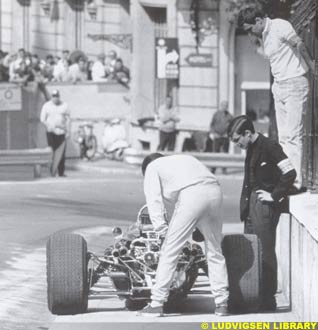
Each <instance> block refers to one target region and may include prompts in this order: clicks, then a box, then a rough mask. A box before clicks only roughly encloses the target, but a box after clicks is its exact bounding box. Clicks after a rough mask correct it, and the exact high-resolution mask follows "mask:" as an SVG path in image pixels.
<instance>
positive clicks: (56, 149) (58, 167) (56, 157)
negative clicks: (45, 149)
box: [46, 132, 66, 176]
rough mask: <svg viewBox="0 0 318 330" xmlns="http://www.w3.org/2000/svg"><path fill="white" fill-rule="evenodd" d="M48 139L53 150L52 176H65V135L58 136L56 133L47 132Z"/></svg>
mask: <svg viewBox="0 0 318 330" xmlns="http://www.w3.org/2000/svg"><path fill="white" fill-rule="evenodd" d="M46 137H47V144H48V145H49V146H50V147H51V148H52V150H53V158H52V164H51V175H52V176H55V175H56V174H57V173H58V175H59V176H63V175H64V171H65V150H66V141H65V135H64V134H63V135H56V134H54V133H51V132H47V133H46Z"/></svg>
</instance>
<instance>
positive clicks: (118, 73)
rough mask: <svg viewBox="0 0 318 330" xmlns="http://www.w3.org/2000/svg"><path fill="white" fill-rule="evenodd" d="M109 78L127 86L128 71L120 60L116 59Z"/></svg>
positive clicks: (128, 79)
mask: <svg viewBox="0 0 318 330" xmlns="http://www.w3.org/2000/svg"><path fill="white" fill-rule="evenodd" d="M109 78H110V79H111V80H115V81H117V82H118V83H120V84H123V85H125V86H128V83H129V81H130V71H129V69H128V68H127V67H125V66H124V64H123V61H122V59H120V58H118V59H117V60H116V63H115V66H114V71H113V72H112V73H111V74H110V75H109Z"/></svg>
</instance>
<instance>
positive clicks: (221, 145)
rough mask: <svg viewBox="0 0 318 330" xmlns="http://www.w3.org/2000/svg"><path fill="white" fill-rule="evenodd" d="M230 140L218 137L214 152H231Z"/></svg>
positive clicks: (214, 142)
mask: <svg viewBox="0 0 318 330" xmlns="http://www.w3.org/2000/svg"><path fill="white" fill-rule="evenodd" d="M229 145H230V140H229V138H227V137H218V138H215V139H214V141H213V152H229Z"/></svg>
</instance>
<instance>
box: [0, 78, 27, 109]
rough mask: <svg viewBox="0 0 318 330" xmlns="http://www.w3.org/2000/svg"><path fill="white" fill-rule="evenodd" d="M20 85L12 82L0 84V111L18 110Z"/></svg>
mask: <svg viewBox="0 0 318 330" xmlns="http://www.w3.org/2000/svg"><path fill="white" fill-rule="evenodd" d="M21 109H22V104H21V87H20V86H18V85H13V84H1V85H0V111H20V110H21Z"/></svg>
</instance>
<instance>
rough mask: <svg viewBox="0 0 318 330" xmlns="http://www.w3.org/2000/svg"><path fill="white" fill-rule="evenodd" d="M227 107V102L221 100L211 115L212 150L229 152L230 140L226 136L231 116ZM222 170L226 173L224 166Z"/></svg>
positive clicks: (213, 170) (210, 135)
mask: <svg viewBox="0 0 318 330" xmlns="http://www.w3.org/2000/svg"><path fill="white" fill-rule="evenodd" d="M228 107H229V103H228V102H227V101H222V102H221V104H220V109H219V110H217V111H216V112H215V113H214V115H213V117H212V121H211V124H210V134H209V137H210V139H211V140H212V141H213V149H212V150H213V152H225V153H228V152H229V145H230V140H229V138H228V136H227V129H228V126H229V124H230V122H231V121H232V119H233V117H232V115H231V114H230V113H229V112H228ZM215 170H216V169H215V168H213V169H212V172H213V173H214V172H215ZM222 171H223V173H226V168H223V169H222Z"/></svg>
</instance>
